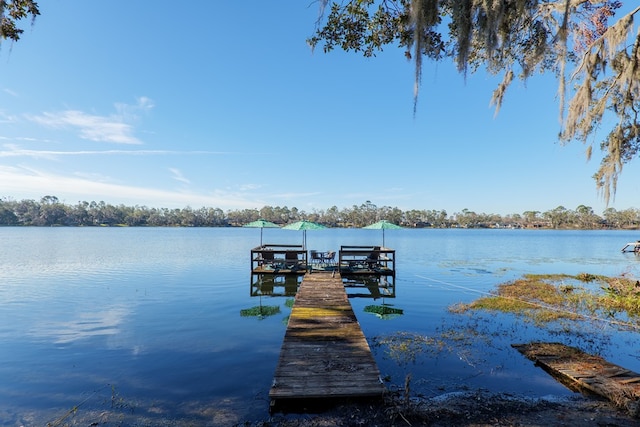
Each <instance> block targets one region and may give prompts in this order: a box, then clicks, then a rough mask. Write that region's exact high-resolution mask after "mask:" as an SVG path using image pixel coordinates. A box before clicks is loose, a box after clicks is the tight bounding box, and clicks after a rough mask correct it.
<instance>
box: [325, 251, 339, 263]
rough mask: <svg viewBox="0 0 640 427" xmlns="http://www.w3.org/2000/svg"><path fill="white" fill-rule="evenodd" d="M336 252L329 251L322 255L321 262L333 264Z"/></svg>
mask: <svg viewBox="0 0 640 427" xmlns="http://www.w3.org/2000/svg"><path fill="white" fill-rule="evenodd" d="M335 259H336V253H335V251H329V252H327V253H326V254H323V256H322V262H323V263H324V264H327V265H333V264H335Z"/></svg>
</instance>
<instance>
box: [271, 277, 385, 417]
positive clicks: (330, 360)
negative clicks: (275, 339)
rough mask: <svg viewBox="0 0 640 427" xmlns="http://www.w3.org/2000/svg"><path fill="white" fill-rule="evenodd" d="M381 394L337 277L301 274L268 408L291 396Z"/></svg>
mask: <svg viewBox="0 0 640 427" xmlns="http://www.w3.org/2000/svg"><path fill="white" fill-rule="evenodd" d="M383 392H384V385H383V384H382V382H381V380H380V372H379V371H378V367H377V365H376V362H375V360H374V358H373V355H372V354H371V350H370V348H369V344H368V343H367V340H366V338H365V336H364V334H363V333H362V330H361V329H360V324H359V323H358V320H357V318H356V316H355V314H354V313H353V309H352V308H351V304H350V303H349V299H348V297H347V293H346V291H345V289H344V286H343V283H342V279H341V277H340V275H339V274H335V273H331V272H322V273H313V274H307V275H305V276H304V279H303V280H302V284H301V285H300V289H299V290H298V293H297V294H296V298H295V302H294V305H293V308H292V309H291V316H290V317H289V323H288V325H287V331H286V332H285V336H284V341H283V344H282V348H281V350H280V358H279V361H278V366H277V367H276V371H275V375H274V380H273V386H272V387H271V390H270V392H269V397H270V398H271V402H272V406H276V405H277V404H279V403H283V402H285V401H286V403H288V404H290V403H291V402H292V401H294V400H295V399H304V400H309V399H326V398H338V397H340V398H363V397H380V396H382V393H383Z"/></svg>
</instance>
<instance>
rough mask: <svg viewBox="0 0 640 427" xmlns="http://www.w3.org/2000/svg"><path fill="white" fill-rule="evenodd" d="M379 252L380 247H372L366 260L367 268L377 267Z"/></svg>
mask: <svg viewBox="0 0 640 427" xmlns="http://www.w3.org/2000/svg"><path fill="white" fill-rule="evenodd" d="M379 250H380V246H374V248H373V252H371V253H370V254H369V255H368V256H367V259H366V261H365V262H366V263H367V266H368V267H369V268H370V269H374V268H376V267H377V266H378V260H379V259H380V253H379V252H378V251H379Z"/></svg>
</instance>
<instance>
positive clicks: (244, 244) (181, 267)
mask: <svg viewBox="0 0 640 427" xmlns="http://www.w3.org/2000/svg"><path fill="white" fill-rule="evenodd" d="M638 236H639V235H638V233H635V232H622V231H548V230H544V231H543V230H431V229H424V230H386V231H385V243H386V246H387V247H390V248H393V249H395V250H396V260H397V261H396V268H397V275H396V278H395V294H396V296H395V298H385V300H384V301H382V300H381V299H377V300H375V301H374V300H373V299H371V298H365V297H353V298H351V299H350V301H351V304H352V306H353V308H354V311H355V313H356V316H357V317H358V320H359V321H360V324H361V326H362V329H363V331H364V333H365V335H366V337H367V339H368V340H369V343H370V345H371V346H372V349H373V352H374V356H375V358H376V361H377V363H378V366H379V368H380V371H381V373H382V375H383V376H384V377H385V379H386V380H387V381H388V382H387V386H388V387H389V388H392V389H393V388H397V387H403V386H404V381H405V376H406V375H407V374H409V373H410V374H411V375H412V380H411V384H412V391H413V392H414V393H415V394H419V395H422V396H427V397H431V396H436V395H439V394H444V393H449V392H456V391H461V390H466V389H475V388H479V387H481V388H484V389H488V390H491V391H496V392H509V393H521V394H526V395H528V396H545V395H557V396H565V395H569V394H571V392H570V391H568V390H567V389H566V388H564V387H563V386H561V385H559V384H558V383H557V382H556V381H555V380H553V379H552V378H551V377H549V376H548V375H547V374H545V373H544V372H543V371H542V370H541V369H539V368H536V367H535V366H533V363H532V362H530V361H529V360H527V359H525V358H524V357H523V356H521V355H520V354H519V353H518V352H517V351H515V350H513V349H512V348H511V347H510V345H511V344H512V343H517V342H528V341H531V340H553V341H561V342H565V343H567V344H569V345H577V346H580V347H581V348H583V349H584V350H586V351H596V352H599V353H600V354H601V355H603V356H604V357H606V358H608V359H610V360H611V361H612V362H614V363H618V364H620V365H623V366H624V367H626V368H628V369H631V370H635V371H640V354H639V351H638V349H639V348H640V342H639V340H638V337H637V336H638V334H637V331H636V332H622V331H619V330H618V328H616V327H614V326H613V325H610V324H608V323H606V322H599V323H597V325H596V326H587V325H585V326H584V329H582V327H576V328H577V329H572V330H571V331H567V330H566V328H565V329H563V327H558V328H557V329H553V328H550V329H545V330H542V329H540V328H537V327H535V326H534V325H532V324H529V323H527V322H524V321H522V320H518V319H515V318H513V317H512V316H509V315H496V314H495V313H474V314H473V315H471V314H452V313H450V312H449V311H448V307H449V306H451V305H453V304H455V303H458V302H470V301H473V300H474V299H477V298H478V297H480V296H482V295H483V294H484V293H487V292H490V291H492V290H494V289H495V287H496V286H497V285H498V284H500V283H503V282H506V281H509V280H512V279H515V278H518V277H520V276H521V275H522V274H525V273H567V274H577V273H583V272H584V273H591V274H603V275H620V274H627V275H631V276H633V277H640V271H639V269H640V258H638V257H637V256H635V255H633V254H625V253H621V252H620V249H621V248H622V247H623V246H624V245H625V244H626V243H627V242H632V241H635V240H637V239H638ZM263 240H264V242H265V243H272V244H300V243H301V242H302V232H296V231H288V230H279V229H264V237H263ZM0 241H1V242H2V243H1V247H2V250H1V251H0V425H10V426H13V425H44V424H46V423H47V422H50V423H55V422H59V421H60V420H62V419H64V417H65V416H81V415H82V413H84V414H103V415H102V416H103V417H106V416H107V415H104V414H107V413H108V414H111V415H109V416H111V417H113V416H114V415H113V414H119V415H118V416H121V417H125V416H126V417H135V418H136V419H140V420H147V421H146V422H148V423H152V422H153V421H149V420H154V419H155V420H159V419H163V420H177V421H180V420H188V421H189V422H190V423H194V424H198V423H202V424H207V425H233V424H234V423H239V422H242V421H244V420H249V421H251V420H257V419H265V418H266V417H267V416H268V406H269V399H268V393H269V387H270V385H271V381H272V378H273V373H274V370H275V367H276V363H277V360H278V355H279V352H280V346H281V344H282V339H283V336H284V332H285V328H286V321H287V316H288V315H289V313H290V309H289V308H288V306H287V304H286V303H287V301H288V300H291V299H292V297H291V296H285V295H283V296H273V297H267V296H263V297H252V296H251V289H252V284H253V283H254V281H255V277H252V276H251V274H250V262H249V259H250V255H249V251H250V249H251V248H253V247H255V246H258V244H259V241H260V230H259V229H248V228H236V229H230V228H0ZM381 242H382V232H381V231H380V230H361V229H326V230H318V231H309V232H307V245H308V248H309V249H318V250H336V251H337V250H338V249H339V248H340V245H380V244H381ZM381 303H385V304H392V305H393V307H395V308H399V309H402V310H403V314H402V315H400V316H396V317H393V318H390V319H381V318H379V317H377V316H375V315H373V314H370V313H367V312H365V311H364V308H365V307H366V306H367V305H370V304H381ZM260 304H262V305H269V306H279V307H280V312H279V313H276V314H275V315H271V316H267V317H263V318H258V317H255V316H241V315H240V312H241V310H243V309H248V308H251V307H255V306H258V305H260ZM399 333H409V334H416V335H419V336H423V337H442V336H448V337H449V338H450V341H449V342H448V344H446V345H445V346H444V347H440V348H437V349H436V348H431V349H426V350H425V348H422V349H421V350H422V351H416V352H407V354H403V355H397V354H394V353H393V352H391V351H390V350H389V347H388V346H385V345H384V342H385V339H384V338H385V337H390V336H397V335H398V334H399ZM456 343H458V345H457V344H456ZM74 407H78V411H77V413H74V414H71V415H67V414H68V413H69V411H70V410H71V409H72V408H74ZM91 416H94V417H98V415H91ZM123 419H124V418H123ZM67 420H68V418H67ZM97 421H99V420H97Z"/></svg>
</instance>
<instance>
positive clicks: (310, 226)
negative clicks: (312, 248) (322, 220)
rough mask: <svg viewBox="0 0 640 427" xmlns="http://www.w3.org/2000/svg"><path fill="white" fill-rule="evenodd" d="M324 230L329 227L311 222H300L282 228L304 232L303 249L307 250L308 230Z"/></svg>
mask: <svg viewBox="0 0 640 427" xmlns="http://www.w3.org/2000/svg"><path fill="white" fill-rule="evenodd" d="M323 228H327V227H326V226H324V225H322V224H318V223H317V222H311V221H298V222H294V223H292V224H289V225H285V226H284V227H282V229H283V230H302V249H306V248H307V230H321V229H323Z"/></svg>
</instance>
